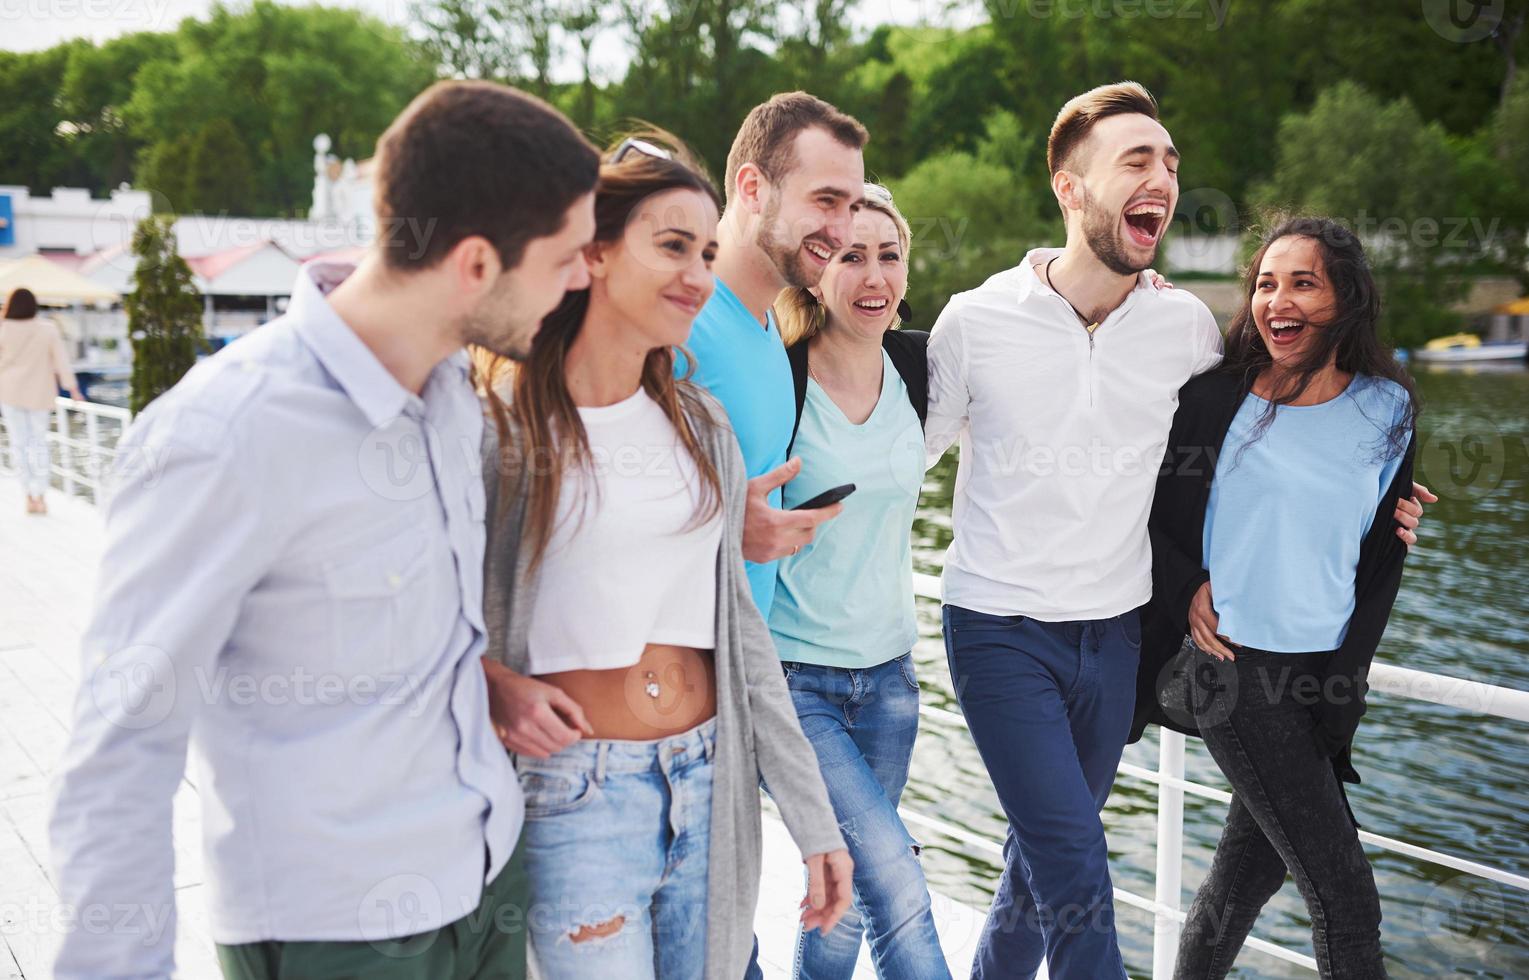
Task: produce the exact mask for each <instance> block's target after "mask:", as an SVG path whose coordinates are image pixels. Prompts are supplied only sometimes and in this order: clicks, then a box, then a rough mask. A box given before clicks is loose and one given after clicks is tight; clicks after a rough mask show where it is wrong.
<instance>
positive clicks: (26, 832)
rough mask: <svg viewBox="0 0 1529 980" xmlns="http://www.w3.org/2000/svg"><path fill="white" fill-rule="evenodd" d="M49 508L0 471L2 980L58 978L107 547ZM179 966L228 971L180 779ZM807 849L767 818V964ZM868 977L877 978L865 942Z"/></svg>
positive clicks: (951, 940)
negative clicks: (59, 879) (77, 762)
mask: <svg viewBox="0 0 1529 980" xmlns="http://www.w3.org/2000/svg"><path fill="white" fill-rule="evenodd" d="M48 503H49V507H50V509H51V511H52V513H50V514H49V516H47V517H41V518H39V517H32V516H28V515H27V514H25V513H24V512H23V507H22V496H21V490H20V487H19V486H18V485H17V484H16V482H15V480H14V479H12V478H10V477H6V476H0V980H19V978H27V980H41V978H51V977H52V975H53V973H52V962H53V957H54V953H55V951H56V949H57V947H58V943H59V940H60V938H61V936H62V934H63V933H62V929H63V928H64V925H63V922H62V916H61V915H60V910H59V907H58V894H57V891H56V890H55V888H54V885H53V878H52V868H51V863H50V861H49V860H48V851H47V848H48V842H47V815H48V800H49V794H48V781H49V775H50V774H51V773H52V771H53V768H54V765H55V763H56V762H57V760H58V758H59V756H60V754H61V753H62V751H63V748H64V743H65V739H66V736H67V731H68V725H69V717H70V713H71V710H70V705H71V704H72V702H73V699H74V694H75V689H76V687H77V685H78V677H79V664H78V660H79V658H78V650H79V641H80V634H81V633H82V632H83V630H84V629H85V626H86V623H87V621H88V618H89V615H90V604H91V599H92V596H93V594H94V583H95V574H96V565H97V563H98V562H99V559H100V553H101V546H102V532H101V518H100V514H99V513H98V512H97V511H96V509H95V508H94V507H92V506H91V505H89V504H87V503H85V502H83V501H81V500H76V499H70V498H67V497H64V496H63V495H62V494H59V493H53V494H50V495H49V498H48ZM175 853H176V873H175V884H176V897H177V903H178V913H179V917H178V932H177V937H176V962H177V964H178V966H179V974H178V975H179V976H182V977H187V978H192V980H216V978H217V977H219V976H220V974H219V972H218V968H217V961H216V958H215V956H214V953H213V945H212V940H211V937H210V933H209V929H208V922H207V914H206V905H205V899H204V890H203V878H202V853H201V812H200V806H199V803H198V801H197V799H196V787H195V786H194V785H193V784H192V783H191V782H190V781H189V780H183V781H182V783H181V788H180V792H179V793H178V795H177V796H176V799H175ZM801 897H802V879H801V861H800V858H799V856H798V855H797V853H796V852H795V850H794V848H793V847H792V845H791V841H790V838H789V837H788V836H787V834H786V831H785V828H784V826H783V825H782V824H781V823H780V822H779V820H777V819H775V818H773V817H767V818H766V821H765V854H764V876H763V882H762V885H761V895H760V903H759V915H758V918H757V920H756V923H755V928H756V931H757V932H758V935H759V939H760V950H761V954H760V955H761V961H762V962H761V965H762V966H763V967H764V969H765V974H766V976H769V977H772V978H773V977H786V976H789V975H790V972H791V960H792V952H793V947H794V941H795V922H796V910H797V905H798V903H799V902H800V901H801ZM934 903H935V920H936V923H937V925H938V927H939V930H940V934H941V939H942V942H943V944H944V948H945V952H946V955H947V958H948V959H949V962H950V965H951V972H952V974H953V975H954V976H957V977H964V976H966V975H967V974H968V972H969V970H970V965H971V955H972V950H973V949H974V948H975V945H976V940H977V935H978V933H979V930H980V928H981V925H982V913H981V912H979V911H977V910H975V909H972V908H970V907H968V906H964V905H961V904H960V903H958V902H955V901H953V900H951V899H949V898H947V897H945V896H942V895H936V896H934ZM855 976H856V978H857V980H860V978H867V980H874V977H875V971H874V970H873V969H872V967H871V965H870V962H869V955H868V954H867V952H866V951H864V950H863V949H862V952H861V957H860V966H859V969H858V971H857V972H856V974H855Z"/></svg>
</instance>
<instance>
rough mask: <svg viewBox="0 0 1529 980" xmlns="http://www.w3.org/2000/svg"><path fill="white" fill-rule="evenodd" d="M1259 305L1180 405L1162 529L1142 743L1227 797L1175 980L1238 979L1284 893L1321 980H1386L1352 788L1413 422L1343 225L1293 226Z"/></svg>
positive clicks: (1158, 516)
mask: <svg viewBox="0 0 1529 980" xmlns="http://www.w3.org/2000/svg"><path fill="white" fill-rule="evenodd" d="M1246 288H1247V295H1248V300H1247V302H1246V304H1245V305H1244V306H1243V307H1242V309H1241V310H1240V311H1238V313H1237V314H1236V316H1235V317H1234V318H1233V320H1232V323H1231V326H1230V329H1229V331H1228V334H1227V344H1226V360H1225V362H1224V363H1223V365H1222V366H1221V368H1219V369H1217V370H1215V371H1212V372H1210V373H1208V374H1205V375H1202V376H1200V377H1198V378H1195V379H1194V380H1192V381H1190V382H1189V383H1188V384H1187V385H1186V386H1185V387H1184V389H1183V391H1182V392H1181V393H1180V398H1179V407H1178V411H1177V413H1176V414H1175V417H1174V422H1173V430H1172V433H1171V434H1170V436H1169V445H1168V453H1167V457H1166V459H1165V462H1164V468H1163V473H1162V476H1161V478H1160V479H1159V482H1158V488H1157V495H1156V498H1155V500H1154V503H1153V508H1152V517H1151V521H1150V525H1149V526H1150V528H1151V533H1152V552H1153V580H1154V581H1153V603H1152V607H1151V609H1150V610H1149V615H1148V617H1147V621H1146V622H1145V623H1144V643H1143V656H1142V666H1141V673H1140V677H1139V680H1140V688H1141V690H1140V692H1139V693H1140V695H1141V696H1140V697H1139V699H1138V700H1139V705H1138V716H1137V726H1136V732H1137V734H1139V733H1140V731H1141V729H1142V727H1144V726H1145V723H1146V722H1147V721H1156V722H1158V723H1160V724H1163V725H1167V726H1169V727H1172V728H1175V729H1178V730H1180V731H1185V732H1188V733H1190V734H1198V735H1199V736H1200V737H1201V738H1203V739H1204V741H1205V744H1206V747H1207V748H1208V749H1209V750H1210V753H1211V755H1212V757H1214V758H1215V760H1216V762H1217V764H1218V765H1219V766H1220V767H1221V770H1222V772H1223V773H1224V774H1225V775H1226V778H1227V781H1228V782H1229V783H1231V787H1232V804H1231V810H1230V812H1229V813H1228V815H1227V820H1226V826H1225V829H1224V830H1223V832H1222V836H1221V841H1220V843H1219V844H1218V845H1217V848H1216V855H1215V858H1214V861H1213V863H1212V865H1211V871H1210V874H1209V875H1208V876H1207V877H1206V879H1205V883H1204V884H1203V885H1202V886H1201V888H1200V891H1199V893H1198V894H1197V895H1196V896H1195V900H1194V902H1193V904H1192V905H1191V907H1190V910H1189V913H1188V918H1187V921H1186V922H1185V924H1184V932H1183V935H1182V938H1181V940H1180V944H1179V951H1178V966H1177V970H1176V972H1175V974H1174V975H1175V977H1177V978H1180V980H1201V978H1212V977H1224V976H1226V975H1227V972H1228V971H1229V970H1230V969H1231V967H1232V963H1233V961H1234V960H1235V958H1236V956H1237V951H1238V950H1239V949H1240V948H1241V947H1242V944H1243V941H1244V940H1245V939H1246V938H1247V935H1248V932H1249V931H1250V930H1251V928H1252V926H1253V923H1254V921H1255V920H1256V919H1257V917H1258V914H1259V911H1260V910H1261V909H1262V908H1263V906H1264V904H1265V903H1266V902H1267V901H1268V900H1269V899H1270V898H1271V897H1272V896H1273V895H1274V893H1275V892H1277V891H1278V890H1279V889H1280V887H1281V885H1282V884H1283V883H1284V880H1285V875H1286V873H1287V871H1288V872H1289V873H1290V874H1291V875H1292V876H1293V877H1294V878H1295V881H1296V886H1297V887H1298V888H1299V889H1300V891H1301V897H1302V898H1303V899H1304V900H1305V902H1306V906H1307V910H1308V911H1309V913H1310V916H1311V922H1312V934H1313V945H1314V947H1315V951H1316V959H1317V966H1318V968H1319V970H1320V972H1321V975H1322V976H1323V977H1343V978H1345V980H1364V978H1373V977H1384V976H1385V975H1386V969H1385V964H1384V961H1383V958H1382V955H1381V947H1380V898H1379V895H1378V893H1377V891H1376V888H1375V879H1374V876H1373V875H1372V873H1371V871H1370V865H1369V861H1368V860H1367V859H1366V857H1365V854H1364V850H1363V849H1362V848H1361V847H1360V844H1359V835H1358V832H1357V830H1356V828H1357V826H1358V825H1357V823H1355V821H1354V819H1353V813H1352V811H1351V810H1350V809H1349V807H1348V802H1347V798H1346V796H1345V794H1344V790H1343V782H1344V781H1349V782H1358V775H1357V774H1356V773H1355V772H1354V770H1353V766H1352V765H1351V764H1350V761H1349V748H1350V744H1351V742H1352V739H1353V735H1354V731H1355V729H1356V728H1357V726H1358V724H1359V717H1360V716H1361V715H1362V714H1363V713H1364V694H1365V690H1366V683H1365V678H1366V676H1367V674H1368V672H1369V666H1370V662H1371V660H1372V659H1373V658H1374V655H1375V649H1376V647H1377V645H1378V644H1379V642H1380V636H1381V634H1382V633H1383V632H1384V630H1385V626H1386V621H1387V619H1388V617H1389V616H1390V613H1391V606H1392V603H1393V602H1394V601H1395V599H1396V593H1397V590H1398V588H1399V586H1400V583H1401V574H1402V562H1403V559H1404V558H1405V557H1406V553H1407V549H1406V545H1405V544H1404V539H1403V538H1402V537H1400V536H1399V535H1398V532H1397V530H1396V528H1395V524H1394V523H1393V517H1392V514H1393V510H1394V509H1395V508H1396V505H1397V501H1398V499H1401V498H1404V497H1406V496H1407V495H1408V494H1409V493H1410V488H1411V485H1412V458H1413V426H1414V421H1415V418H1416V414H1417V400H1416V396H1415V394H1414V390H1413V386H1412V382H1411V379H1409V378H1408V377H1407V375H1406V374H1405V372H1403V371H1402V369H1401V368H1400V367H1399V366H1398V365H1397V363H1396V360H1395V358H1394V357H1393V355H1392V353H1391V351H1390V350H1389V349H1388V348H1387V347H1386V346H1385V345H1384V344H1383V343H1382V342H1381V340H1380V337H1379V335H1378V332H1377V321H1378V318H1379V306H1380V304H1379V293H1378V291H1377V290H1376V287H1375V282H1374V279H1373V278H1372V276H1371V274H1370V269H1369V266H1368V264H1367V262H1366V259H1365V255H1364V249H1363V246H1362V245H1361V244H1360V242H1359V240H1358V239H1357V238H1356V237H1355V236H1354V235H1353V234H1352V233H1351V232H1350V231H1349V230H1348V229H1346V228H1344V227H1343V226H1342V225H1340V224H1338V223H1337V222H1335V221H1332V220H1329V219H1326V218H1296V219H1292V220H1289V221H1286V222H1285V223H1283V224H1281V225H1280V226H1279V227H1278V228H1276V229H1275V230H1274V231H1273V232H1272V233H1271V234H1270V235H1269V236H1268V237H1267V238H1266V239H1265V240H1264V243H1263V246H1262V247H1261V248H1260V250H1259V252H1258V254H1257V255H1256V256H1255V257H1254V259H1253V262H1252V265H1251V266H1250V268H1249V271H1248V276H1247V280H1246ZM1186 633H1187V634H1188V636H1189V638H1190V642H1189V644H1188V645H1187V646H1186V647H1185V649H1184V651H1183V652H1182V653H1180V644H1181V641H1183V639H1184V637H1185V634H1186Z"/></svg>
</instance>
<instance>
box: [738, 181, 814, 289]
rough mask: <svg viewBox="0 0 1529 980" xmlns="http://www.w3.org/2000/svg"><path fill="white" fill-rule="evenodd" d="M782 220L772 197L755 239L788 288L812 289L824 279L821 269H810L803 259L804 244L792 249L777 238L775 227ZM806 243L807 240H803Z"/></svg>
mask: <svg viewBox="0 0 1529 980" xmlns="http://www.w3.org/2000/svg"><path fill="white" fill-rule="evenodd" d="M779 220H780V202H779V200H778V199H777V198H775V197H773V196H772V197H771V198H770V201H769V203H768V204H766V205H765V210H764V216H763V218H762V220H761V222H760V229H759V235H758V237H757V238H756V239H755V240H756V241H757V242H758V243H759V247H760V249H761V250H763V251H764V253H765V255H767V256H769V259H770V261H771V262H772V263H773V264H774V265H775V270H776V271H777V272H779V273H780V277H781V278H782V279H783V280H785V282H786V285H787V286H791V287H794V288H797V289H810V288H811V287H813V286H816V285H817V284H818V283H819V282H821V281H822V279H823V272H822V270H820V269H815V268H813V269H809V268H808V266H807V263H806V261H804V260H803V258H802V242H797V243H796V247H795V248H792V247H791V246H789V245H787V244H786V243H785V242H783V241H781V240H780V239H778V238H776V237H775V226H776V224H777V223H778V222H779ZM803 241H805V239H803Z"/></svg>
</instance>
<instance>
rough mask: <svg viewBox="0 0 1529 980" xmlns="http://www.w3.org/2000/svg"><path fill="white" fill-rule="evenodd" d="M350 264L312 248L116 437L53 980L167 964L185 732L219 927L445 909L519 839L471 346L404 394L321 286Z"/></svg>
mask: <svg viewBox="0 0 1529 980" xmlns="http://www.w3.org/2000/svg"><path fill="white" fill-rule="evenodd" d="M348 271H349V270H348V268H344V267H336V266H318V267H314V266H309V267H307V268H305V269H304V270H303V271H302V272H301V273H300V274H299V276H298V280H297V283H296V285H295V286H294V288H293V295H292V305H291V309H290V311H289V312H288V313H287V314H286V315H285V316H283V317H281V318H279V319H277V320H275V321H273V322H272V323H270V324H267V325H265V326H262V327H261V328H260V329H258V330H256V331H255V332H253V333H252V334H250V335H249V336H247V337H245V338H243V339H241V340H239V341H238V342H236V343H234V344H232V345H230V346H229V347H228V348H226V349H225V350H223V351H220V352H219V353H218V354H216V355H214V356H213V357H211V358H208V359H207V360H205V361H203V362H201V363H200V364H198V365H197V366H196V367H195V368H193V369H192V371H191V372H190V373H188V374H187V375H186V377H185V378H184V379H183V380H182V381H181V382H180V383H179V384H178V385H176V386H175V387H174V388H173V389H172V390H170V391H169V392H167V393H165V394H164V395H162V396H160V397H159V398H158V399H157V400H155V401H154V403H153V404H151V405H150V406H149V408H148V409H147V410H146V411H145V412H144V413H143V414H142V415H140V416H139V417H138V418H137V420H136V421H135V422H134V423H133V425H132V426H131V428H130V429H129V430H128V432H127V433H126V434H125V436H124V437H123V439H122V441H121V443H119V445H118V448H117V452H118V458H117V465H116V468H115V471H114V474H113V489H114V493H113V496H112V497H111V499H110V502H109V504H108V506H107V509H106V547H105V552H104V555H103V558H102V563H101V569H100V577H99V582H98V589H97V596H96V605H95V611H94V615H93V617H92V621H91V624H90V627H89V629H88V630H87V631H86V633H85V636H84V638H83V640H82V649H81V656H82V659H83V667H84V670H83V674H82V683H81V689H80V693H79V696H78V698H77V700H76V704H75V709H74V723H73V729H72V732H71V734H70V739H69V745H68V748H67V751H66V752H65V755H64V758H63V761H62V763H61V764H60V767H59V774H58V777H57V780H58V782H57V792H58V797H57V802H56V805H55V808H54V811H53V815H52V821H51V827H50V832H51V841H52V852H53V862H54V866H55V869H56V874H57V878H56V880H57V883H58V889H59V895H60V898H61V900H62V902H63V903H64V907H65V908H66V909H72V910H74V913H75V914H76V915H77V916H78V917H79V921H78V922H76V923H74V924H73V925H72V927H71V928H70V929H68V930H67V934H66V936H65V938H64V941H63V945H62V949H61V951H60V955H59V959H58V963H57V975H58V976H59V977H60V978H75V977H90V978H97V980H99V978H103V977H126V976H132V977H150V976H153V977H158V976H167V975H169V973H170V970H171V964H172V950H173V946H174V920H173V911H174V882H173V878H174V854H173V851H172V846H171V797H172V796H173V795H174V793H175V791H176V788H177V785H178V784H179V783H180V782H181V779H182V775H183V771H184V769H185V766H186V752H187V746H188V742H189V745H190V747H191V749H192V759H193V773H194V775H193V781H194V783H195V785H196V788H197V790H198V794H199V797H200V801H201V808H202V829H203V840H202V845H203V848H204V853H205V862H206V864H205V866H206V872H207V876H208V885H209V889H210V904H211V909H210V911H211V924H212V935H213V939H215V940H216V941H217V942H220V943H228V944H235V943H248V942H255V941H260V940H272V939H274V940H361V939H380V938H386V937H397V936H404V935H413V934H415V933H420V932H424V931H428V930H431V929H434V928H437V927H439V926H442V925H445V924H447V923H450V922H452V921H454V920H456V919H459V918H461V917H463V916H464V915H466V914H468V913H469V912H471V911H473V909H475V908H476V907H477V905H478V902H479V900H480V896H481V893H482V889H483V885H484V882H485V880H486V879H488V878H492V876H494V875H495V874H497V873H498V871H499V869H500V868H502V867H503V866H504V864H505V862H506V861H507V860H508V858H509V855H510V852H511V850H512V848H513V847H514V845H515V841H516V838H517V837H518V835H519V832H520V824H521V817H522V803H521V795H520V787H519V784H518V782H517V781H516V778H515V774H514V771H513V768H512V766H511V764H510V761H509V758H508V756H507V754H506V753H505V750H504V749H503V748H502V747H501V746H500V744H499V742H498V740H497V739H496V738H495V736H494V732H493V727H492V725H491V723H490V721H489V715H488V704H487V684H486V681H485V678H484V673H483V666H482V663H481V662H480V660H479V656H480V654H482V652H483V650H484V648H485V642H486V641H485V630H484V625H483V611H482V593H483V549H484V523H483V522H484V489H483V484H482V479H481V474H480V470H479V467H480V465H481V464H480V462H479V460H480V449H479V441H480V438H481V434H482V426H483V416H482V412H481V409H480V407H479V402H478V399H477V396H476V395H475V393H474V392H473V389H472V387H471V385H470V383H469V381H468V378H467V363H466V356H465V354H463V353H458V354H456V355H454V356H452V357H450V358H448V359H447V360H445V361H443V362H441V363H440V364H438V365H437V366H436V367H435V369H434V370H433V371H432V373H431V374H430V376H429V380H428V382H427V383H426V386H425V388H424V392H423V397H420V396H417V395H415V394H414V393H412V392H410V391H408V390H406V389H405V388H403V387H402V386H401V385H399V384H398V382H397V381H396V380H395V379H394V378H393V376H392V375H391V374H389V373H388V371H387V370H386V369H385V368H384V367H383V366H382V364H381V363H380V362H379V361H378V360H377V359H376V357H375V356H374V355H373V354H372V353H371V351H370V350H369V349H368V348H367V347H366V346H365V344H363V343H362V341H361V340H360V338H359V337H357V335H356V334H355V333H354V332H353V331H352V330H351V329H350V328H349V327H348V326H347V325H346V324H345V323H344V322H343V321H342V320H341V319H340V318H339V317H338V316H337V315H336V314H335V312H334V310H333V309H332V308H331V307H330V306H329V303H328V301H327V300H326V299H325V298H324V295H323V292H324V287H325V286H332V285H334V284H335V283H337V282H338V281H339V280H340V279H342V278H343V277H344V275H345V274H346V273H347V272H348ZM103 915H105V916H106V919H105V921H108V922H110V923H111V924H112V925H111V928H106V929H101V928H92V927H91V925H90V923H91V922H93V921H94V922H97V923H98V922H100V921H101V917H102V916H103ZM91 917H94V918H91Z"/></svg>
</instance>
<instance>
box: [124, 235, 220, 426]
mask: <svg viewBox="0 0 1529 980" xmlns="http://www.w3.org/2000/svg"><path fill="white" fill-rule="evenodd" d="M173 225H174V222H173V221H171V220H170V219H169V218H163V217H158V216H150V217H148V218H145V219H144V220H143V221H141V222H139V223H138V227H137V228H135V229H134V230H133V254H134V255H136V256H137V257H138V266H137V268H136V269H135V270H134V272H133V291H132V292H131V293H130V294H128V295H127V296H124V297H123V298H122V305H123V306H124V307H125V308H126V309H127V329H128V335H129V336H130V337H131V338H132V341H133V383H132V389H133V390H132V400H131V403H130V405H129V407H130V408H131V409H132V411H133V413H134V414H135V415H136V414H137V413H139V412H141V411H143V410H144V409H145V408H146V407H148V404H149V402H151V401H153V400H154V399H156V398H158V397H159V396H160V395H161V394H163V393H164V392H166V391H168V390H169V389H170V388H172V387H174V385H175V383H176V382H178V381H179V380H180V379H181V377H182V376H184V375H185V373H186V372H187V371H189V370H191V367H192V365H194V364H195V363H196V355H197V349H198V348H199V347H200V346H201V344H202V298H201V295H200V294H199V293H198V292H197V290H196V286H195V285H194V284H193V282H192V279H191V267H190V266H188V265H186V260H185V259H182V258H181V257H180V256H179V255H177V254H176V251H175V232H174V231H173V230H172V229H173Z"/></svg>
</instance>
